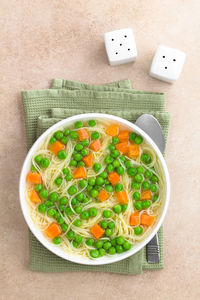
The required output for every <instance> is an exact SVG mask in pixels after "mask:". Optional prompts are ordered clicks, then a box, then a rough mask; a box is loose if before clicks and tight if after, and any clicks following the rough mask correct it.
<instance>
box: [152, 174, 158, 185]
mask: <svg viewBox="0 0 200 300" xmlns="http://www.w3.org/2000/svg"><path fill="white" fill-rule="evenodd" d="M151 182H153V183H156V182H158V177H157V176H156V175H152V176H151Z"/></svg>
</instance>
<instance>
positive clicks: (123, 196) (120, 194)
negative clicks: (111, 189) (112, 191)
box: [116, 191, 128, 204]
mask: <svg viewBox="0 0 200 300" xmlns="http://www.w3.org/2000/svg"><path fill="white" fill-rule="evenodd" d="M116 196H117V199H118V200H119V202H120V203H122V204H127V203H128V195H127V192H126V191H120V192H117V193H116Z"/></svg>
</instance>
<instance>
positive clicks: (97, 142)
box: [90, 140, 101, 152]
mask: <svg viewBox="0 0 200 300" xmlns="http://www.w3.org/2000/svg"><path fill="white" fill-rule="evenodd" d="M90 148H91V149H92V150H93V151H95V152H97V151H99V149H101V142H100V140H95V141H94V142H92V143H91V144H90Z"/></svg>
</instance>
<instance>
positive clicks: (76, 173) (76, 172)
mask: <svg viewBox="0 0 200 300" xmlns="http://www.w3.org/2000/svg"><path fill="white" fill-rule="evenodd" d="M85 177H86V172H85V169H84V168H83V167H79V168H77V169H75V170H74V178H75V179H77V178H85Z"/></svg>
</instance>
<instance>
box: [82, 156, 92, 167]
mask: <svg viewBox="0 0 200 300" xmlns="http://www.w3.org/2000/svg"><path fill="white" fill-rule="evenodd" d="M83 161H84V163H85V164H86V166H88V167H91V166H92V154H91V153H90V154H88V155H87V156H84V157H83Z"/></svg>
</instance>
